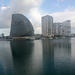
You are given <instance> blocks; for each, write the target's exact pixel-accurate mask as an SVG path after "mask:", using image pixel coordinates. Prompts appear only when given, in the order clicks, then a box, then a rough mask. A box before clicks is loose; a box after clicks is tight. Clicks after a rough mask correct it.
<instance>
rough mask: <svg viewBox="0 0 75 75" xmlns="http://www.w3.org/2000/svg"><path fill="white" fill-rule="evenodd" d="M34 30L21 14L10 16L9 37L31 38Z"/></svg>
mask: <svg viewBox="0 0 75 75" xmlns="http://www.w3.org/2000/svg"><path fill="white" fill-rule="evenodd" d="M33 34H34V29H33V26H32V24H31V23H30V21H29V20H28V19H27V18H26V17H25V16H24V15H22V14H12V23H11V31H10V36H11V37H23V36H31V35H33Z"/></svg>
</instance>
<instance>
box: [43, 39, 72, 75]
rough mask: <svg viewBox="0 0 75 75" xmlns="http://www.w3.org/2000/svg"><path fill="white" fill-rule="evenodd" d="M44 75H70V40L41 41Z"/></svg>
mask: <svg viewBox="0 0 75 75" xmlns="http://www.w3.org/2000/svg"><path fill="white" fill-rule="evenodd" d="M42 45H43V68H44V74H45V75H71V74H72V73H71V43H70V39H53V40H42Z"/></svg>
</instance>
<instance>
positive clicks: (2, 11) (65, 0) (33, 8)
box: [0, 0, 75, 35]
mask: <svg viewBox="0 0 75 75" xmlns="http://www.w3.org/2000/svg"><path fill="white" fill-rule="evenodd" d="M15 13H20V14H23V15H25V16H26V17H27V18H28V19H29V20H30V21H31V23H32V25H33V27H34V30H35V33H36V34H38V33H40V34H41V33H42V32H41V26H42V25H41V17H42V16H45V15H50V16H52V17H53V21H54V22H63V21H65V20H71V28H72V29H71V32H72V33H75V0H0V34H1V33H5V35H9V34H10V27H11V17H12V14H15Z"/></svg>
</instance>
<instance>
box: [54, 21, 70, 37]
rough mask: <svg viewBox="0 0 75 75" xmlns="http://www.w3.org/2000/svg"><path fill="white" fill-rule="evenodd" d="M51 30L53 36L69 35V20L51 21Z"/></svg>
mask: <svg viewBox="0 0 75 75" xmlns="http://www.w3.org/2000/svg"><path fill="white" fill-rule="evenodd" d="M53 32H54V35H55V36H69V35H70V34H71V21H70V20H67V21H64V22H62V23H53Z"/></svg>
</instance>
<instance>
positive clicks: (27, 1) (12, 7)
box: [0, 0, 43, 28]
mask: <svg viewBox="0 0 75 75" xmlns="http://www.w3.org/2000/svg"><path fill="white" fill-rule="evenodd" d="M42 2H43V0H11V2H10V4H9V6H7V7H5V6H4V4H3V5H2V6H1V7H0V17H1V18H0V28H7V27H10V26H11V15H12V14H13V13H15V12H16V13H23V14H27V15H28V14H29V13H31V10H33V9H34V7H36V8H38V7H39V6H40V5H41V3H42ZM35 13H36V12H35ZM31 15H32V14H31ZM31 19H32V18H31ZM37 20H38V19H36V21H37Z"/></svg>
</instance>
